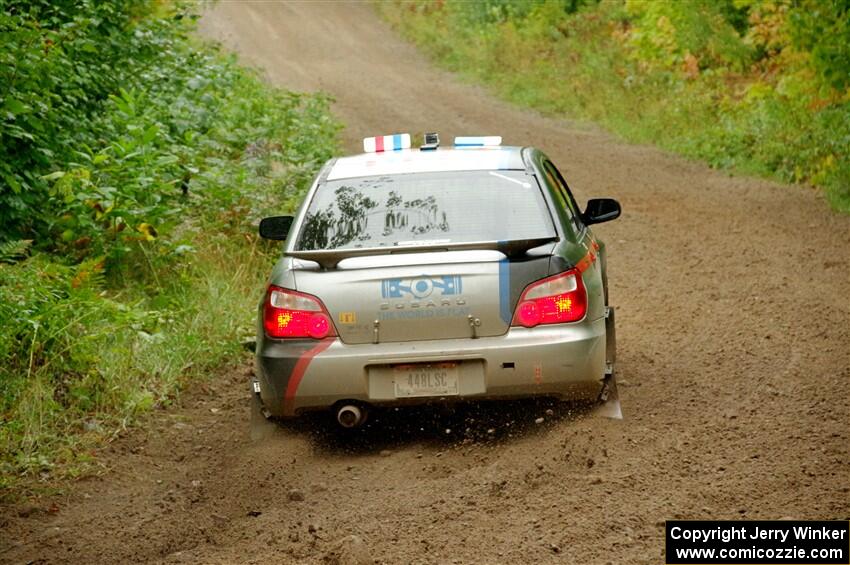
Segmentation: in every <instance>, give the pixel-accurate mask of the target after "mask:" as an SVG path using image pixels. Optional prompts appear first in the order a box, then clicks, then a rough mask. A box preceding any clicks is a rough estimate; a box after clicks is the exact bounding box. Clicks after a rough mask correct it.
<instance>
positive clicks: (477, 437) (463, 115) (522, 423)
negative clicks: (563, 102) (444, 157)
mask: <svg viewBox="0 0 850 565" xmlns="http://www.w3.org/2000/svg"><path fill="white" fill-rule="evenodd" d="M201 27H202V31H203V33H204V34H206V35H207V36H209V37H214V38H217V39H220V40H221V41H223V42H224V44H225V45H226V46H227V47H228V48H230V49H233V50H235V51H237V52H238V53H239V54H240V55H241V57H242V58H243V60H244V61H245V62H248V63H250V64H253V65H256V66H259V67H261V68H262V69H263V70H264V72H265V73H267V76H268V78H269V80H271V81H272V82H274V83H276V84H279V85H281V86H285V87H288V88H293V89H297V90H317V89H321V90H325V91H327V92H330V93H331V94H332V95H334V96H335V97H336V99H337V102H336V105H335V110H336V111H337V112H338V114H339V116H340V117H341V118H342V119H343V120H344V121H345V123H346V124H347V125H348V128H347V130H346V132H345V135H344V139H345V143H346V149H348V150H350V151H356V150H357V149H358V146H359V139H360V138H361V137H363V136H366V135H374V134H381V133H391V132H395V131H412V132H422V131H431V130H434V131H439V132H440V133H441V135H442V136H443V139H444V140H445V139H451V136H453V135H455V134H501V135H503V136H504V137H505V142H506V143H510V144H530V145H535V146H538V147H541V148H543V149H544V150H545V151H547V152H548V153H549V154H550V155H551V156H552V158H553V159H554V160H555V162H556V163H557V164H558V165H559V166H560V167H561V168H562V170H563V171H564V173H565V176H566V177H567V179H568V180H569V181H570V182H571V184H572V185H573V187H574V189H575V191H576V192H577V193H578V196H579V197H580V199H585V198H588V197H591V196H613V197H616V198H618V199H619V200H620V201H621V203H622V205H623V208H624V214H623V217H622V218H621V219H620V220H618V221H616V222H613V223H611V224H605V225H604V226H600V227H599V228H598V230H597V234H598V235H600V236H601V237H602V238H604V239H605V240H606V241H607V242H608V245H609V249H610V260H609V269H610V277H609V278H610V281H611V302H612V304H614V305H616V306H617V307H618V315H617V319H618V322H619V328H618V336H619V342H620V357H619V360H620V379H621V383H620V384H621V386H620V393H621V398H622V404H623V410H624V413H625V419H624V420H623V421H613V420H606V419H602V418H599V417H596V416H593V415H592V414H587V413H570V412H568V411H565V410H563V409H562V408H559V407H548V406H547V405H545V404H541V405H537V404H523V405H520V406H518V407H504V408H494V409H470V410H466V411H462V412H460V413H457V414H447V413H441V412H428V411H425V412H413V413H404V414H402V415H393V416H388V417H385V418H384V420H383V421H381V422H376V423H375V424H376V426H375V427H373V428H372V429H370V430H368V431H367V432H366V433H364V434H363V435H362V437H361V438H359V439H358V440H357V441H355V442H352V443H350V444H349V443H346V442H345V441H341V440H339V439H337V438H336V437H335V436H334V435H333V434H332V433H330V432H328V431H327V430H321V429H319V430H318V431H317V430H314V422H311V421H306V422H301V423H297V424H294V425H287V426H282V427H280V428H279V429H277V430H276V431H274V433H273V434H272V435H271V436H270V437H268V438H266V439H265V440H263V441H259V442H251V441H249V438H248V423H247V422H248V403H247V399H246V397H247V395H246V381H247V379H248V374H249V370H250V369H249V368H248V366H247V364H246V366H245V367H239V368H237V369H235V370H233V371H231V372H228V373H225V374H223V375H222V376H221V377H220V378H217V379H215V380H214V381H213V382H212V383H211V384H210V385H209V386H202V387H197V388H196V389H195V390H193V391H192V392H190V393H189V394H188V395H187V396H186V397H185V400H184V406H183V407H181V408H178V409H175V410H171V411H169V412H163V413H161V414H159V415H157V416H156V418H155V419H154V420H155V422H154V424H153V425H152V426H151V428H150V429H148V430H146V431H139V432H136V433H133V434H131V435H130V436H129V437H128V438H125V439H122V440H120V441H118V442H117V443H116V444H114V445H113V446H112V447H111V449H110V452H109V453H107V454H105V455H104V458H103V460H104V462H105V463H106V464H107V465H108V466H109V467H110V468H111V471H110V472H109V473H107V474H105V475H104V476H103V477H101V478H96V479H89V480H85V481H81V482H80V483H79V484H78V485H77V486H76V487H75V488H74V489H73V490H72V492H71V493H70V494H68V495H65V496H62V497H57V498H56V499H53V500H47V501H41V502H39V503H38V504H37V505H35V506H31V507H27V506H16V507H6V508H0V510H2V514H0V561H2V562H11V563H26V562H36V563H99V562H103V563H110V562H111V563H117V562H122V563H130V562H140V563H141V562H169V563H172V562H173V563H178V562H185V563H288V562H307V563H373V562H374V563H408V562H409V563H506V562H514V563H516V562H544V563H549V562H551V563H591V564H595V563H661V562H663V557H662V555H663V534H664V529H663V521H664V520H665V519H673V518H694V519H696V518H706V519H719V518H725V519H735V518H753V519H755V518H759V519H779V518H786V517H788V518H811V519H815V518H819V519H823V518H840V519H848V518H850V431H849V430H850V404H849V403H850V218H848V217H841V216H838V215H837V214H835V213H833V212H831V211H830V210H829V209H828V207H827V205H826V204H825V203H824V201H823V200H822V199H821V197H819V196H818V195H817V194H816V193H815V192H814V191H812V190H809V189H805V188H799V187H787V186H779V185H776V184H773V183H770V182H766V181H762V180H755V179H750V178H736V177H730V176H728V175H727V174H724V173H720V172H716V171H712V170H710V169H708V168H707V167H705V166H703V165H700V164H695V163H691V162H687V161H685V160H683V159H680V158H676V157H672V156H669V155H666V154H664V153H662V152H660V151H658V150H655V149H652V148H647V147H635V146H630V145H626V144H623V143H620V142H618V141H616V140H613V139H612V138H611V137H609V136H607V135H605V134H603V133H600V132H597V131H593V130H588V129H587V128H577V127H575V126H574V125H571V124H570V123H568V122H564V121H558V120H555V119H550V118H544V117H541V116H539V115H537V114H535V113H533V112H529V111H525V110H521V109H517V108H514V107H511V106H509V105H507V104H504V103H502V102H499V101H497V100H495V99H494V98H493V97H492V96H490V95H488V94H487V93H485V92H484V91H482V90H481V89H479V88H476V87H472V86H469V85H467V84H463V83H461V82H459V81H458V80H457V79H456V78H453V77H452V76H451V75H448V74H446V73H444V72H441V71H439V70H435V69H434V68H433V67H432V66H431V65H430V64H429V63H428V62H427V61H426V60H425V59H424V58H423V57H422V56H421V55H419V54H418V53H417V52H416V51H415V50H414V49H413V48H412V47H410V46H409V45H406V44H405V43H403V42H402V41H401V40H399V39H398V38H397V37H396V36H395V35H394V34H393V33H392V32H391V31H390V30H388V29H387V28H386V26H385V25H383V24H382V23H381V22H380V21H378V20H377V19H376V17H375V16H374V15H373V14H372V12H371V11H370V8H369V6H368V5H367V4H358V5H347V6H344V5H340V4H334V3H306V2H305V3H295V4H289V5H282V4H277V3H271V2H263V3H245V2H239V3H234V2H220V3H219V4H218V5H216V6H215V7H214V8H213V9H212V11H211V12H210V13H208V14H207V15H206V16H205V17H204V19H203V20H202V26H201ZM564 87H565V88H569V85H564ZM549 408H551V409H552V412H551V413H547V412H546V410H547V409H549ZM538 417H543V418H544V419H545V420H544V422H543V423H541V424H536V423H535V420H536V419H537V418H538ZM51 505H53V506H52V508H51Z"/></svg>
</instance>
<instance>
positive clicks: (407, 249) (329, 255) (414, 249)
mask: <svg viewBox="0 0 850 565" xmlns="http://www.w3.org/2000/svg"><path fill="white" fill-rule="evenodd" d="M557 240H558V238H557V237H556V236H550V237H538V238H534V239H514V240H511V241H471V242H464V243H434V244H428V245H405V246H393V247H365V248H354V249H317V250H314V251H288V252H286V255H288V256H289V257H295V258H296V259H304V260H306V261H315V262H316V263H318V264H319V265H321V266H322V267H324V268H325V269H333V268H334V267H336V265H337V263H339V262H340V261H342V260H343V259H349V258H351V257H366V256H370V255H392V254H396V253H425V252H435V251H467V250H491V251H501V252H502V253H504V254H505V255H506V256H508V257H517V256H520V255H524V254H525V253H526V251H528V250H529V249H534V248H535V247H539V246H541V245H544V244H546V243H550V242H553V241H557Z"/></svg>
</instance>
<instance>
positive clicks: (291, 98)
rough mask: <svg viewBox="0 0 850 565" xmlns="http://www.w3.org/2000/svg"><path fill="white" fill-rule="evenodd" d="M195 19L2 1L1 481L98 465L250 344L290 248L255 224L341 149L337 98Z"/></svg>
mask: <svg viewBox="0 0 850 565" xmlns="http://www.w3.org/2000/svg"><path fill="white" fill-rule="evenodd" d="M195 19H196V15H194V14H193V13H191V6H187V5H182V4H174V3H166V2H154V1H148V0H115V1H112V2H98V1H96V0H75V1H62V2H56V1H54V0H26V1H24V0H21V1H15V0H0V418H2V422H0V497H2V496H4V495H6V496H8V495H10V494H12V493H13V489H17V488H18V487H20V486H21V485H22V484H23V483H22V480H23V481H24V483H25V484H26V485H29V486H32V485H33V484H36V482H37V481H38V480H43V481H45V482H47V483H49V482H51V481H52V480H53V479H55V478H61V477H67V476H73V475H76V474H79V473H83V472H86V471H87V470H90V469H91V463H92V462H93V461H94V460H95V457H96V454H97V450H98V449H99V448H101V447H102V446H103V444H104V442H106V441H108V440H109V439H110V438H111V437H113V436H114V435H115V434H116V433H119V432H120V431H121V430H122V429H124V428H125V427H126V426H128V425H130V424H131V423H132V422H133V421H134V419H135V418H137V417H138V415H140V414H141V413H144V412H146V411H149V410H151V409H153V408H156V407H161V406H165V405H168V404H169V403H171V402H173V401H174V399H175V398H176V395H177V394H178V392H179V390H180V388H181V387H182V386H183V385H184V384H186V383H187V382H188V381H189V380H190V379H194V378H204V377H205V376H207V375H209V374H210V373H211V372H213V371H215V370H216V368H220V367H221V366H223V365H225V364H227V363H228V362H231V361H234V360H236V359H239V358H241V355H243V354H244V353H243V352H242V348H241V346H240V341H241V340H242V339H243V338H244V337H246V336H249V335H252V334H253V331H254V321H253V316H254V310H255V307H256V304H257V301H258V297H259V292H260V287H261V286H262V281H263V277H264V275H265V274H266V271H267V269H268V266H269V262H270V261H271V260H272V257H273V256H274V255H276V253H277V251H278V247H277V246H274V245H270V244H267V243H263V242H261V241H258V239H257V237H256V236H255V229H256V228H255V226H256V222H257V220H258V219H259V217H261V216H262V215H263V214H264V213H271V212H284V211H287V210H290V209H292V208H293V207H294V206H295V205H296V204H297V203H298V202H299V200H300V197H301V196H302V195H303V191H304V190H305V189H306V187H307V184H308V182H309V179H310V177H311V176H312V174H313V173H314V171H315V169H316V168H317V167H318V166H319V165H320V164H321V162H323V161H324V160H325V159H327V158H329V157H330V156H331V154H332V153H333V152H334V150H335V148H336V134H337V131H338V125H337V123H336V122H335V121H334V120H333V119H332V118H331V116H330V114H329V110H328V100H327V99H326V98H324V97H322V96H314V95H302V94H295V93H291V92H285V91H281V90H276V89H274V88H272V87H270V86H268V85H267V84H265V83H264V82H263V81H261V80H260V79H259V78H258V77H257V76H255V75H254V74H253V73H252V72H250V71H248V70H246V69H244V68H242V67H240V66H239V65H238V64H237V63H236V62H235V61H234V60H233V59H232V58H229V57H226V56H224V55H223V54H221V53H219V52H218V51H217V49H216V48H214V47H212V46H208V45H203V44H201V43H199V41H198V40H196V39H195V38H193V37H192V36H191V31H192V29H193V22H194V20H195ZM246 387H247V384H246ZM246 390H247V388H246ZM34 479H35V480H34Z"/></svg>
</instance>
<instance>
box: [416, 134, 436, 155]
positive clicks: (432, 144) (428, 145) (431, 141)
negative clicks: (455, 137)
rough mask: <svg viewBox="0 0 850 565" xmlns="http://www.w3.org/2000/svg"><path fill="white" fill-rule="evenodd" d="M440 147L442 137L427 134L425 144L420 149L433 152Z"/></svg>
mask: <svg viewBox="0 0 850 565" xmlns="http://www.w3.org/2000/svg"><path fill="white" fill-rule="evenodd" d="M439 146H440V136H439V135H437V133H436V132H431V133H426V134H425V142H424V143H423V144H422V146H421V147H419V150H420V151H433V150H435V149H436V148H437V147H439Z"/></svg>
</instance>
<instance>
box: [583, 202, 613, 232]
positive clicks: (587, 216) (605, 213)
mask: <svg viewBox="0 0 850 565" xmlns="http://www.w3.org/2000/svg"><path fill="white" fill-rule="evenodd" d="M619 217H620V203H619V202H617V201H616V200H614V199H613V198H591V199H590V200H588V201H587V208H585V209H584V212H583V213H582V215H581V219H582V220H583V221H584V223H585V225H587V226H589V225H591V224H601V223H602V222H610V221H611V220H616V219H617V218H619Z"/></svg>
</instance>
